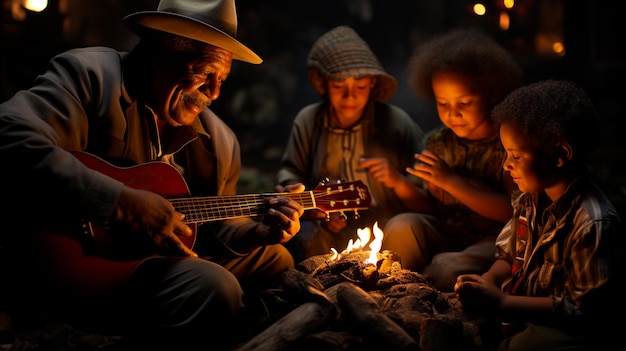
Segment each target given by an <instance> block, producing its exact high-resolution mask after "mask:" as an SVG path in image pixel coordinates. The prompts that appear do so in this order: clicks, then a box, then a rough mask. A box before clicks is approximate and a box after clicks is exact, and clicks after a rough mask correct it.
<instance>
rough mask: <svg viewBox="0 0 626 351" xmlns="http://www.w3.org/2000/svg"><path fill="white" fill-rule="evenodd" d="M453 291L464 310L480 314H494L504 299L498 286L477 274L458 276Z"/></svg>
mask: <svg viewBox="0 0 626 351" xmlns="http://www.w3.org/2000/svg"><path fill="white" fill-rule="evenodd" d="M454 292H455V293H456V296H457V298H458V299H459V301H460V302H461V303H462V304H463V308H464V309H465V310H467V311H470V312H475V313H480V314H482V315H496V314H497V313H498V312H499V310H500V303H501V302H502V300H503V299H504V293H503V292H502V291H501V290H500V288H499V287H498V286H496V285H495V284H494V283H493V282H492V281H491V280H489V279H486V278H484V277H482V276H480V275H477V274H463V275H460V276H458V277H457V280H456V283H455V284H454Z"/></svg>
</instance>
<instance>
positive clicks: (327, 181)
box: [320, 177, 330, 185]
mask: <svg viewBox="0 0 626 351" xmlns="http://www.w3.org/2000/svg"><path fill="white" fill-rule="evenodd" d="M328 183H330V179H328V177H325V178H323V179H322V180H320V185H326V184H328Z"/></svg>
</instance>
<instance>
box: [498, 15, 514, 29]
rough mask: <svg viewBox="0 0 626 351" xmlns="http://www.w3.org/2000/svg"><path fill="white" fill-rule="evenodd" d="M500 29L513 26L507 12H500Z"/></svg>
mask: <svg viewBox="0 0 626 351" xmlns="http://www.w3.org/2000/svg"><path fill="white" fill-rule="evenodd" d="M498 24H499V26H500V29H502V30H507V29H509V27H510V26H511V18H510V17H509V14H508V13H506V12H504V11H503V12H500V20H499V21H498Z"/></svg>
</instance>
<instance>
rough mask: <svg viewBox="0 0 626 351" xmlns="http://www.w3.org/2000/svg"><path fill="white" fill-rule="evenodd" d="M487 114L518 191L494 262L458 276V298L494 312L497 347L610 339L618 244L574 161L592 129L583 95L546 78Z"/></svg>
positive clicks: (598, 197) (592, 346) (588, 345)
mask: <svg viewBox="0 0 626 351" xmlns="http://www.w3.org/2000/svg"><path fill="white" fill-rule="evenodd" d="M492 117H493V119H494V121H496V122H497V123H499V124H500V125H501V127H500V138H501V139H502V144H503V145H504V148H505V150H506V153H507V158H506V161H505V163H504V169H506V170H507V171H509V172H510V174H511V177H512V178H513V180H514V181H515V182H516V183H517V185H518V186H519V189H520V190H521V191H522V192H523V194H522V195H521V196H520V197H519V198H518V199H517V200H516V201H515V202H514V214H513V217H512V219H511V220H510V221H509V223H508V224H507V225H506V226H505V227H504V229H503V230H502V232H501V233H500V234H499V236H498V238H497V250H498V253H499V257H498V259H497V260H496V261H495V263H494V264H493V265H492V266H491V268H490V269H489V270H488V271H487V272H486V273H484V274H482V275H476V274H469V275H460V276H459V277H458V279H457V283H456V286H455V291H456V293H457V296H458V298H459V300H460V301H461V303H462V306H463V308H464V309H466V310H468V311H471V312H473V313H479V314H484V315H488V316H498V317H499V318H500V319H501V321H502V322H504V324H503V325H506V326H507V328H505V331H506V333H505V339H504V341H503V342H502V344H501V345H500V348H499V350H557V349H558V350H565V349H567V350H612V349H617V346H616V345H617V344H615V342H617V341H618V340H619V339H620V337H621V333H623V332H624V331H625V330H626V329H624V323H623V322H622V321H621V318H622V316H623V315H624V314H623V313H624V307H623V306H624V303H623V302H622V301H621V296H622V293H621V289H620V286H621V285H622V282H623V281H624V280H625V279H626V275H625V273H624V272H625V267H626V266H625V265H624V262H623V261H621V258H622V257H625V255H626V246H625V240H624V239H625V238H624V230H623V227H622V224H621V222H620V219H619V217H618V215H617V212H616V210H615V208H614V207H613V205H612V204H611V203H610V202H609V201H608V200H607V198H606V197H605V196H604V194H603V193H602V192H601V191H600V190H599V189H598V188H597V187H596V185H594V183H593V181H592V180H591V179H590V175H589V174H588V172H587V170H586V168H585V165H584V162H585V160H586V158H587V157H588V156H589V155H590V153H591V152H592V150H593V147H594V146H595V145H596V144H597V141H598V140H599V135H600V130H599V128H598V127H599V125H598V118H597V115H596V112H595V110H594V108H593V105H592V103H591V101H590V99H589V98H588V96H587V95H586V93H585V92H584V91H583V90H582V89H580V88H578V87H577V86H576V85H574V84H573V83H571V82H568V81H556V80H548V81H543V82H538V83H534V84H530V85H528V86H525V87H522V88H520V89H519V90H516V91H515V92H513V93H512V94H511V95H509V96H508V97H507V98H506V99H505V100H504V101H503V102H502V103H500V104H499V105H497V106H496V107H495V108H494V109H493V111H492ZM608 314H611V315H613V316H614V317H612V318H611V317H608ZM621 345H622V348H620V349H621V350H623V347H624V343H623V342H622V343H621Z"/></svg>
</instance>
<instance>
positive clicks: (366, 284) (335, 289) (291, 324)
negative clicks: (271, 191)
mask: <svg viewBox="0 0 626 351" xmlns="http://www.w3.org/2000/svg"><path fill="white" fill-rule="evenodd" d="M368 255H369V253H357V254H354V255H349V256H347V257H343V258H341V259H340V260H338V261H333V262H329V261H328V259H327V257H324V256H315V257H312V258H309V259H307V260H305V261H303V262H301V263H300V264H299V265H298V266H297V267H296V269H294V270H291V271H288V272H286V273H285V275H284V276H283V286H282V287H281V289H282V290H281V293H282V296H283V297H285V298H286V299H288V300H290V301H294V302H295V303H296V304H297V307H295V308H294V309H293V310H292V311H291V312H290V313H288V314H286V315H284V316H283V317H282V318H280V319H278V320H277V321H276V322H275V323H274V324H272V325H270V326H269V327H268V328H267V329H265V330H264V331H263V332H261V333H259V334H257V335H256V336H255V337H253V338H252V339H251V340H249V341H248V342H246V343H244V344H243V345H242V346H241V347H238V348H236V349H235V350H236V351H249V350H260V351H264V350H268V351H269V350H284V351H286V350H305V351H306V350H316V351H325V350H329V351H330V350H332V351H340V350H360V349H364V348H367V349H376V348H380V349H384V350H403V351H404V350H422V351H440V350H441V351H443V350H445V351H454V350H485V349H489V348H490V346H489V344H488V340H489V339H490V338H489V337H488V336H485V332H486V330H489V331H493V330H496V329H495V328H492V327H495V326H493V325H490V324H489V323H488V322H486V321H482V320H476V319H473V318H472V317H471V316H468V315H466V314H464V313H463V312H461V310H460V309H459V308H458V307H457V306H456V301H455V300H454V299H453V298H451V297H449V296H448V295H446V294H443V293H441V292H439V291H438V290H436V289H435V288H434V287H433V286H432V285H431V284H430V283H428V282H427V280H426V279H425V278H424V277H423V276H422V275H421V274H418V273H416V272H412V271H408V270H404V269H401V267H399V266H398V265H397V264H395V263H396V261H394V260H393V259H388V258H390V257H392V256H390V255H387V256H385V255H383V256H380V257H381V259H380V260H379V262H378V263H377V264H376V265H375V267H376V268H375V269H372V267H371V264H365V263H364V261H365V258H367V256H368ZM374 271H375V272H376V273H374ZM374 278H375V279H374ZM485 327H489V328H490V329H486V328H485Z"/></svg>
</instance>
